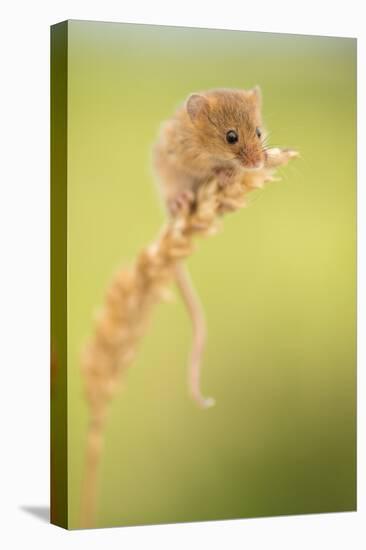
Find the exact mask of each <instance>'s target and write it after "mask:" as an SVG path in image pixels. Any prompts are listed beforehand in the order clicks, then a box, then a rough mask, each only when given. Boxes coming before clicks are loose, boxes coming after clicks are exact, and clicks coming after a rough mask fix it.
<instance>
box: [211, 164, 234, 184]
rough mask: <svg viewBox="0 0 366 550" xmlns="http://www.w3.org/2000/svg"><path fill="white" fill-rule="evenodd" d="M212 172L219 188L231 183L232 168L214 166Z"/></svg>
mask: <svg viewBox="0 0 366 550" xmlns="http://www.w3.org/2000/svg"><path fill="white" fill-rule="evenodd" d="M213 172H214V176H215V177H216V179H217V182H218V184H219V187H221V189H222V188H224V187H226V186H227V185H229V184H230V183H232V182H233V180H234V177H235V169H234V168H223V167H221V166H220V167H218V168H214V171H213Z"/></svg>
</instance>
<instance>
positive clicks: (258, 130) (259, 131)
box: [255, 126, 262, 138]
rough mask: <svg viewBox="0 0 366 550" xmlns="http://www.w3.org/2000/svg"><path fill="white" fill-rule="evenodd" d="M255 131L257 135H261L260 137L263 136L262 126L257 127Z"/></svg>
mask: <svg viewBox="0 0 366 550" xmlns="http://www.w3.org/2000/svg"><path fill="white" fill-rule="evenodd" d="M255 133H256V134H257V137H259V138H260V137H261V136H262V130H261V129H260V128H258V126H257V128H256V129H255Z"/></svg>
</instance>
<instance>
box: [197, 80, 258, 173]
mask: <svg viewBox="0 0 366 550" xmlns="http://www.w3.org/2000/svg"><path fill="white" fill-rule="evenodd" d="M186 109H187V113H188V115H189V117H190V119H191V122H192V124H193V127H194V129H195V130H196V132H197V133H198V137H199V142H200V145H202V146H203V147H204V148H205V150H206V152H207V153H208V154H209V155H210V156H212V158H213V160H215V161H234V162H237V163H238V164H240V165H241V166H242V167H244V168H247V169H258V168H261V167H262V166H263V163H264V158H265V153H264V145H263V139H262V133H263V130H262V120H261V92H260V89H259V87H258V86H256V87H255V88H253V89H251V90H225V89H223V90H212V91H209V92H205V93H202V94H192V95H191V96H190V97H189V98H188V100H187V102H186Z"/></svg>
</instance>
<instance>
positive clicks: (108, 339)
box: [80, 149, 297, 527]
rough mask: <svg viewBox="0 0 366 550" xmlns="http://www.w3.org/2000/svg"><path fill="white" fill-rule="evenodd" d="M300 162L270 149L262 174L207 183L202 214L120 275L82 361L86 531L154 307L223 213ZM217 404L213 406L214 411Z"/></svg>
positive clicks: (180, 221) (177, 224)
mask: <svg viewBox="0 0 366 550" xmlns="http://www.w3.org/2000/svg"><path fill="white" fill-rule="evenodd" d="M295 156H297V153H296V152H295V151H292V150H289V149H270V150H269V151H267V162H266V165H265V167H264V168H263V169H262V170H260V171H256V172H248V173H246V175H245V176H244V177H243V178H241V179H240V180H237V181H234V182H233V183H230V184H228V185H227V186H225V187H222V186H220V185H219V184H218V182H217V181H216V180H215V179H212V180H210V181H207V182H206V184H205V185H202V187H201V188H200V189H199V191H198V193H197V196H196V200H195V204H194V207H193V208H191V207H189V206H187V208H183V209H182V210H181V211H180V212H179V215H178V216H177V217H175V218H174V219H172V220H170V221H169V222H168V224H167V225H166V227H164V228H163V230H162V231H161V232H160V234H159V235H158V237H157V238H156V240H155V241H154V242H153V243H152V244H150V245H149V246H148V247H146V248H144V249H143V250H142V251H141V253H140V254H139V256H138V257H137V259H136V261H135V263H134V264H133V265H132V266H131V267H129V268H125V269H123V270H122V271H120V272H119V273H117V274H116V276H115V277H114V279H113V280H112V282H111V284H110V286H109V288H108V289H107V292H106V295H105V300H104V304H103V307H102V309H101V312H100V314H99V316H98V318H97V320H96V323H95V328H94V333H93V335H92V337H91V338H90V340H89V342H88V343H87V345H86V347H85V350H84V353H83V355H82V359H81V367H82V374H83V377H84V381H85V390H86V400H87V403H88V407H89V425H88V431H87V440H86V455H85V470H84V480H83V486H82V495H81V519H80V521H81V526H82V527H93V526H94V525H95V517H96V503H97V487H98V470H99V464H100V459H101V454H102V449H103V435H104V426H105V422H106V417H107V412H108V405H109V403H110V401H111V399H112V397H113V395H114V394H115V392H116V390H117V387H118V383H119V380H120V377H121V374H122V373H123V372H124V371H125V370H126V369H127V367H128V366H129V365H130V364H131V363H132V361H133V359H134V357H135V354H136V351H137V346H138V343H139V340H140V338H141V337H142V336H143V334H144V332H145V329H146V325H147V323H148V320H149V314H150V312H151V309H152V306H153V305H154V304H156V303H157V302H159V301H160V300H164V299H165V298H166V296H167V291H168V289H169V285H170V283H171V282H172V281H173V280H174V278H175V275H176V267H177V265H178V264H179V262H182V260H184V259H185V258H187V256H189V255H190V254H191V253H192V251H193V240H194V238H195V237H196V236H208V235H212V234H214V233H215V232H216V231H217V229H218V222H219V218H220V217H221V216H222V214H224V213H226V212H232V211H235V210H238V209H240V208H243V207H244V206H245V204H246V195H247V193H248V192H249V191H251V190H252V189H255V188H257V187H261V186H262V185H263V184H264V183H265V182H266V181H271V180H273V179H274V177H273V173H274V170H275V169H276V168H277V167H278V166H281V165H284V164H287V162H288V161H289V160H290V159H291V158H293V157H295ZM190 377H191V380H192V388H191V390H192V394H197V392H198V388H197V381H198V380H199V365H198V364H196V365H195V366H194V368H193V370H192V371H191V373H190ZM203 404H204V403H203ZM210 404H211V403H210V402H206V405H210Z"/></svg>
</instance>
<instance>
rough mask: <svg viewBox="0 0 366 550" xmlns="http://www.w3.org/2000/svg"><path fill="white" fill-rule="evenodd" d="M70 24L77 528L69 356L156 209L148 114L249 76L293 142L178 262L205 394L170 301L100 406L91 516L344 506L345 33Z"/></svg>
mask: <svg viewBox="0 0 366 550" xmlns="http://www.w3.org/2000/svg"><path fill="white" fill-rule="evenodd" d="M68 37H69V54H68V55H69V73H68V91H69V99H68V117H69V118H68V147H69V155H68V251H69V266H68V291H69V309H68V345H69V347H68V414H69V417H68V418H69V420H68V426H69V431H68V438H69V446H68V468H69V525H70V527H71V528H74V527H78V521H79V503H80V486H81V479H82V473H83V453H84V441H85V435H86V425H87V408H86V404H85V402H84V399H83V395H82V388H83V386H82V378H81V373H80V367H79V357H80V352H81V349H82V346H83V343H84V342H85V341H86V339H87V338H88V336H89V335H90V334H91V331H92V326H93V325H92V316H93V313H94V312H95V310H96V309H97V308H98V306H99V305H100V304H101V303H102V300H103V294H104V291H105V289H106V287H107V285H108V282H109V281H110V279H111V276H112V274H113V273H114V272H115V271H116V269H118V268H119V267H120V266H123V265H124V264H126V263H128V262H130V261H132V260H133V259H134V257H135V256H136V254H137V253H138V251H139V250H140V249H141V248H142V247H143V246H145V245H146V244H148V243H149V242H150V241H152V240H153V239H154V237H155V236H156V234H157V232H158V230H159V228H160V226H161V224H162V222H163V219H164V217H163V213H162V210H161V207H160V206H159V202H158V198H157V192H156V184H155V183H154V177H153V174H152V169H151V162H150V156H151V146H152V144H153V142H154V140H155V138H156V135H157V132H158V128H159V124H160V123H161V122H162V121H163V120H165V119H166V118H168V117H169V116H170V115H171V114H172V112H173V110H174V109H175V108H176V107H177V105H179V104H180V102H181V101H183V100H184V99H185V97H186V96H187V95H188V94H189V93H191V92H193V91H200V90H205V89H209V88H214V87H228V88H230V87H233V88H241V87H242V88H248V87H251V86H254V85H255V84H259V85H260V86H261V88H262V92H263V98H264V120H265V122H266V126H267V127H268V129H269V130H270V131H271V143H272V145H278V146H290V147H295V148H296V149H298V150H299V151H300V153H301V156H302V158H301V160H298V161H295V162H293V163H292V164H290V165H289V166H288V167H286V168H284V169H282V172H281V175H282V177H283V180H282V182H279V183H274V184H271V185H269V186H268V187H267V188H266V189H265V190H264V191H260V192H257V193H256V194H255V195H253V196H252V197H251V199H250V207H249V208H248V209H246V210H243V211H240V212H238V213H236V214H234V215H231V216H230V215H228V216H227V217H226V218H225V220H224V223H223V230H222V231H221V232H220V233H219V234H218V235H216V236H215V237H213V238H211V239H206V240H203V241H200V243H199V247H198V250H197V252H196V253H195V254H194V256H192V258H191V259H190V260H189V268H190V271H191V274H192V277H193V279H194V281H195V285H196V287H197V289H198V292H199V294H200V296H201V298H202V301H203V304H204V306H205V310H206V314H207V321H208V329H209V338H208V345H207V349H206V353H205V357H204V367H203V390H204V393H205V394H206V395H212V396H214V397H215V398H216V400H217V404H216V407H214V408H212V409H209V410H206V411H202V410H199V409H198V408H197V407H196V405H195V404H194V403H193V402H192V401H191V400H190V399H189V397H188V395H187V384H186V374H187V373H186V362H187V355H188V352H189V347H190V336H191V327H190V324H189V321H188V318H187V315H186V312H185V310H184V307H183V305H182V303H181V302H180V300H179V298H178V297H177V299H176V301H175V302H173V303H171V304H162V305H159V306H158V307H157V308H156V310H155V311H154V313H153V316H152V322H151V325H150V330H149V332H148V334H147V335H146V337H145V338H144V340H143V342H142V345H141V348H140V352H139V354H138V358H137V361H135V363H134V364H133V365H132V366H131V369H130V370H129V372H128V376H127V381H126V389H125V390H124V391H121V393H120V394H119V395H118V396H117V398H116V399H115V400H114V401H113V404H112V407H111V411H110V417H109V421H108V427H107V433H106V442H105V453H104V456H103V461H102V466H101V483H100V498H99V503H98V522H97V524H98V526H117V525H133V524H144V523H166V522H180V521H199V520H214V519H227V518H244V517H254V516H266V515H279V514H300V513H317V512H332V511H344V510H354V509H355V506H356V488H355V484H356V470H355V459H356V452H355V445H356V431H355V412H356V411H355V407H356V402H355V399H356V395H355V384H356V367H355V361H356V350H355V345H356V333H355V316H356V309H355V308H356V304H355V228H356V227H355V226H356V220H355V197H356V185H355V183H356V182H355V179H356V166H355V154H356V143H355V139H356V134H355V133H356V126H355V124H356V123H355V120H356V119H355V116H356V41H355V40H353V39H342V38H326V37H310V36H297V35H279V34H266V33H252V32H251V33H249V32H233V31H218V30H204V29H187V28H173V27H159V26H145V25H130V24H115V23H95V22H81V21H71V22H69V35H68Z"/></svg>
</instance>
